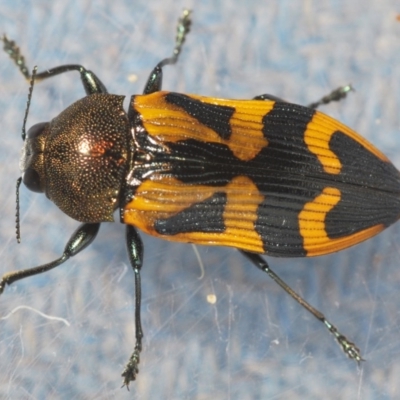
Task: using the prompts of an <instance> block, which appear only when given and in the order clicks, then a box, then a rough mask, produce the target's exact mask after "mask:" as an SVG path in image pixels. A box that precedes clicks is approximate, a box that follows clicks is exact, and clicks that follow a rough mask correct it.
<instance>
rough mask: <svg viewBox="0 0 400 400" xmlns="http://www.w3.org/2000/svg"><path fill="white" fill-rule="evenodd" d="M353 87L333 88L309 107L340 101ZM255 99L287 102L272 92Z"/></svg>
mask: <svg viewBox="0 0 400 400" xmlns="http://www.w3.org/2000/svg"><path fill="white" fill-rule="evenodd" d="M352 90H354V89H353V87H352V86H351V85H346V86H341V87H339V88H337V89H335V90H333V91H332V92H331V93H329V94H328V95H326V96H324V97H322V98H321V99H320V100H318V101H316V102H314V103H310V104H308V105H307V107H309V108H318V107H319V106H321V105H322V104H328V103H331V102H332V101H340V100H342V99H344V98H345V97H346V96H347V93H349V92H351V91H352ZM253 100H272V101H280V102H284V103H287V101H285V100H282V99H281V98H279V97H277V96H273V95H272V94H261V95H259V96H256V97H254V98H253Z"/></svg>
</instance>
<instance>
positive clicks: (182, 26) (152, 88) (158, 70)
mask: <svg viewBox="0 0 400 400" xmlns="http://www.w3.org/2000/svg"><path fill="white" fill-rule="evenodd" d="M191 23H192V20H191V18H190V11H189V10H183V13H182V16H181V17H180V18H179V20H178V26H177V29H176V38H175V48H174V51H173V53H172V56H171V57H169V58H164V60H162V61H160V62H159V63H158V64H157V65H156V66H155V68H154V69H153V70H152V71H151V73H150V76H149V78H148V79H147V82H146V85H145V86H144V90H143V94H150V93H154V92H158V91H160V90H161V86H162V76H163V71H162V68H163V67H164V66H165V65H172V64H175V63H176V62H177V61H178V57H179V54H180V53H181V50H182V46H183V43H184V42H185V39H186V35H187V34H188V33H189V31H190V25H191Z"/></svg>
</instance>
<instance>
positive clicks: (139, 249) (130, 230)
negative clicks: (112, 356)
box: [121, 225, 143, 390]
mask: <svg viewBox="0 0 400 400" xmlns="http://www.w3.org/2000/svg"><path fill="white" fill-rule="evenodd" d="M126 245H127V248H128V255H129V261H130V263H131V266H132V268H133V271H134V273H135V336H136V344H135V348H134V350H133V353H132V355H131V357H130V358H129V361H128V364H127V365H126V367H125V369H124V371H123V372H122V375H121V376H123V378H124V381H123V384H122V386H126V387H127V388H128V390H129V382H131V381H134V380H135V379H136V375H137V374H138V372H139V361H140V352H141V351H142V339H143V331H142V323H141V318H140V306H141V302H142V288H141V284H140V270H141V268H142V263H143V243H142V239H141V238H140V236H139V234H138V233H137V231H136V229H135V228H134V227H133V226H131V225H127V226H126Z"/></svg>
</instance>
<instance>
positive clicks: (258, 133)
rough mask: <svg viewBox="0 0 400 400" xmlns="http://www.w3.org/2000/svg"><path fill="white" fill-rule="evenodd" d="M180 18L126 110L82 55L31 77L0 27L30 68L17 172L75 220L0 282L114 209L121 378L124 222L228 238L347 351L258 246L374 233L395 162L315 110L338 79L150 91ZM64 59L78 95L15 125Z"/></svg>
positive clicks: (224, 241) (388, 217)
mask: <svg viewBox="0 0 400 400" xmlns="http://www.w3.org/2000/svg"><path fill="white" fill-rule="evenodd" d="M190 24H191V19H190V12H189V11H187V10H185V11H184V12H183V15H182V17H181V18H180V19H179V22H178V29H177V37H176V44H175V48H174V51H173V55H172V56H171V57H170V58H166V59H164V60H162V61H161V62H160V63H158V64H157V66H156V67H155V68H154V69H153V71H152V72H151V74H150V76H149V78H148V81H147V83H146V85H145V89H144V92H143V95H134V96H132V98H131V102H130V105H129V110H128V113H126V112H125V111H124V110H123V107H122V103H123V99H124V96H117V95H112V94H108V92H107V90H106V88H105V86H104V85H103V83H102V82H101V81H100V79H99V78H98V77H97V76H96V75H95V74H94V73H93V72H91V71H88V70H86V69H85V68H84V67H83V66H81V65H74V64H72V65H62V66H59V67H56V68H52V69H49V70H46V71H44V72H41V73H37V74H36V73H35V72H34V73H33V74H32V75H33V76H31V74H30V73H29V71H28V68H27V67H26V65H25V60H24V58H23V56H22V55H21V54H20V51H19V48H18V47H17V46H16V44H15V43H14V42H13V41H10V40H9V39H7V37H6V36H4V37H3V42H4V49H5V51H6V52H8V53H9V55H10V57H11V58H12V59H13V60H14V61H15V63H16V64H17V65H18V67H19V69H20V70H21V72H22V73H23V74H24V76H25V77H26V78H27V79H31V87H30V92H29V98H28V106H27V110H26V113H25V119H24V125H23V133H22V138H23V140H24V148H23V155H22V160H21V165H22V172H23V173H22V180H23V182H24V184H25V185H26V186H27V187H28V189H30V190H32V191H35V192H41V193H45V194H46V196H47V197H48V198H49V199H50V200H52V201H53V202H54V203H55V204H56V205H57V206H58V207H59V208H60V209H61V210H62V211H63V212H64V213H65V214H67V215H69V216H70V217H72V218H74V219H76V220H77V221H80V222H83V224H82V225H81V226H80V227H79V228H78V229H77V230H76V231H75V232H74V233H73V235H72V236H71V238H70V240H69V242H68V243H67V245H66V247H65V249H64V253H63V254H62V256H61V257H60V258H59V259H57V260H55V261H53V262H50V263H48V264H44V265H41V266H38V267H36V268H30V269H26V270H21V271H16V272H10V273H7V274H5V275H3V277H2V279H1V281H0V294H1V293H2V292H3V290H4V288H5V286H6V285H10V284H11V283H13V282H15V281H17V280H19V279H23V278H26V277H28V276H32V275H36V274H39V273H42V272H45V271H48V270H50V269H52V268H55V267H56V266H58V265H60V264H62V263H64V262H65V261H66V260H67V259H69V258H70V257H72V256H74V255H76V254H78V253H79V252H80V251H82V250H83V249H84V248H85V247H86V246H88V245H89V244H90V243H91V242H92V241H93V240H94V239H95V237H96V235H97V232H98V230H99V227H100V223H101V222H105V221H113V212H114V211H115V210H116V209H119V211H120V219H121V222H122V223H125V224H126V244H127V248H128V255H129V261H130V264H131V266H132V268H133V271H134V276H135V328H136V344H135V348H134V351H133V353H132V355H131V357H130V359H129V361H128V363H127V365H126V367H125V370H124V371H123V373H122V376H123V385H126V386H127V387H128V386H129V383H130V382H131V381H133V380H135V379H136V375H137V373H138V371H139V369H138V365H139V360H140V353H141V350H142V338H143V332H142V327H141V320H140V305H141V285H140V270H141V267H142V260H143V245H142V241H141V239H140V236H139V234H138V233H137V231H136V228H139V229H141V230H143V231H145V232H147V233H149V234H151V235H154V236H158V237H161V238H164V239H167V240H173V241H182V242H191V243H195V244H204V245H220V246H231V247H235V248H237V249H239V250H240V252H241V253H242V254H243V255H244V256H246V257H247V258H248V259H249V260H250V261H251V262H252V263H253V264H254V265H255V266H256V267H257V268H259V269H261V270H262V271H264V272H266V273H267V274H268V275H269V276H270V277H271V278H272V279H273V280H274V281H275V282H277V283H278V284H279V285H280V286H281V287H282V288H283V289H284V290H285V291H286V292H287V293H289V294H290V295H291V296H292V297H293V298H294V299H295V300H296V301H297V302H299V303H300V304H301V305H302V306H303V307H305V308H306V309H307V310H308V311H309V312H310V313H311V314H312V315H314V317H316V318H317V319H318V320H320V321H321V322H323V323H324V324H325V326H326V327H327V329H328V330H329V331H330V332H331V333H332V334H333V335H334V337H335V338H336V340H337V341H338V343H339V344H340V346H341V347H342V349H343V351H344V352H345V353H346V354H347V355H348V356H349V357H350V358H352V359H354V360H356V361H357V362H360V361H361V360H362V357H361V354H360V351H359V349H358V348H357V347H356V345H355V344H353V343H352V342H350V341H349V340H348V339H347V338H346V337H345V336H343V335H342V334H341V333H340V332H339V331H338V330H337V329H336V327H335V326H334V325H332V324H331V323H330V322H329V321H328V320H327V319H326V318H325V316H324V315H323V314H322V313H321V312H319V311H318V310H316V309H314V308H313V307H312V306H311V305H309V304H308V303H307V302H306V301H305V300H304V299H303V298H301V297H300V296H299V295H298V294H297V293H295V292H294V291H293V290H292V289H291V288H290V287H289V286H288V285H287V284H286V283H285V282H283V281H282V280H281V279H280V278H279V277H278V276H277V275H276V274H275V273H274V272H273V271H272V270H271V269H270V268H269V266H268V264H267V262H266V261H265V260H264V259H263V258H262V257H261V256H260V254H267V255H271V256H275V257H309V256H316V255H323V254H328V253H331V252H335V251H339V250H341V249H344V248H347V247H349V246H351V245H354V244H356V243H359V242H361V241H363V240H365V239H367V238H369V237H371V236H373V235H375V234H377V233H378V232H380V231H382V230H383V229H384V228H386V227H387V226H389V225H390V224H392V223H393V222H395V221H396V220H397V219H398V218H399V216H400V174H399V172H398V171H397V170H396V168H395V167H394V166H393V165H392V164H391V163H390V161H389V160H388V159H387V158H386V157H385V156H384V155H383V154H382V153H381V152H380V151H379V150H377V149H376V148H375V147H374V146H373V145H371V144H370V143H369V142H367V141H366V140H365V139H363V138H362V137H361V136H360V135H358V134H357V133H355V132H354V131H352V130H351V129H349V128H347V127H346V126H344V125H343V124H341V123H340V122H338V121H336V120H334V119H332V118H330V117H328V116H326V115H324V114H322V113H320V112H318V111H316V110H315V108H316V107H317V106H319V105H320V104H325V103H329V102H330V101H336V100H340V99H341V98H343V97H345V96H346V94H347V92H348V91H349V90H351V87H350V86H346V87H343V88H339V89H338V90H335V91H333V92H332V93H331V94H330V95H328V96H326V97H324V98H322V99H321V100H320V101H318V102H316V103H312V104H310V105H309V106H308V107H303V106H299V105H296V104H291V103H288V102H285V101H283V100H281V99H279V98H277V97H275V96H271V95H267V94H264V95H260V96H257V97H255V98H254V99H253V100H225V99H217V98H208V97H202V96H197V95H186V94H180V93H173V92H162V91H161V84H162V74H163V67H164V66H166V65H169V64H174V63H175V62H176V61H177V59H178V57H179V54H180V52H181V48H182V45H183V43H184V41H185V37H186V35H187V33H188V32H189V29H190ZM69 71H78V72H79V74H80V77H81V81H82V84H83V87H84V89H85V92H86V94H87V96H86V97H84V98H83V99H81V100H78V101H77V102H75V103H74V104H72V105H71V106H69V107H68V108H67V109H66V110H65V111H63V112H62V113H61V114H60V115H59V116H58V117H56V118H54V119H53V120H51V121H50V122H47V123H40V124H36V125H34V126H33V127H32V128H30V129H29V131H28V134H27V135H26V134H25V123H26V119H27V114H28V109H29V104H30V99H31V94H32V89H33V81H34V80H36V81H38V80H43V79H47V78H50V77H53V76H55V75H59V74H61V73H64V72H69ZM20 182H21V178H20V179H19V180H18V184H17V238H18V239H19V200H18V190H19V184H20Z"/></svg>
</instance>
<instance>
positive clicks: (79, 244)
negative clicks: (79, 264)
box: [0, 224, 100, 294]
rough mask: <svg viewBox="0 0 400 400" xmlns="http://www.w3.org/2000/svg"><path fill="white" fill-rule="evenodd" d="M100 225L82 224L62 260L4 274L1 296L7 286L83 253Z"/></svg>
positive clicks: (0, 281)
mask: <svg viewBox="0 0 400 400" xmlns="http://www.w3.org/2000/svg"><path fill="white" fill-rule="evenodd" d="M99 228H100V224H82V225H81V226H80V227H79V228H78V229H77V230H76V231H75V232H74V233H73V234H72V236H71V238H70V239H69V241H68V243H67V245H66V246H65V248H64V252H63V254H62V256H61V257H60V258H58V259H57V260H54V261H52V262H50V263H48V264H44V265H40V266H38V267H34V268H29V269H23V270H21V271H13V272H9V273H7V274H4V275H3V276H2V278H1V280H0V294H1V293H3V290H4V288H5V286H6V285H11V284H12V283H13V282H15V281H19V280H20V279H24V278H27V277H28V276H33V275H37V274H41V273H42V272H46V271H49V270H51V269H53V268H55V267H58V266H59V265H61V264H63V263H64V262H65V261H67V260H68V259H69V258H71V257H73V256H74V255H76V254H78V253H79V252H81V251H82V250H83V249H84V248H86V247H87V246H89V244H90V243H92V242H93V240H94V239H95V238H96V235H97V232H98V231H99Z"/></svg>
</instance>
